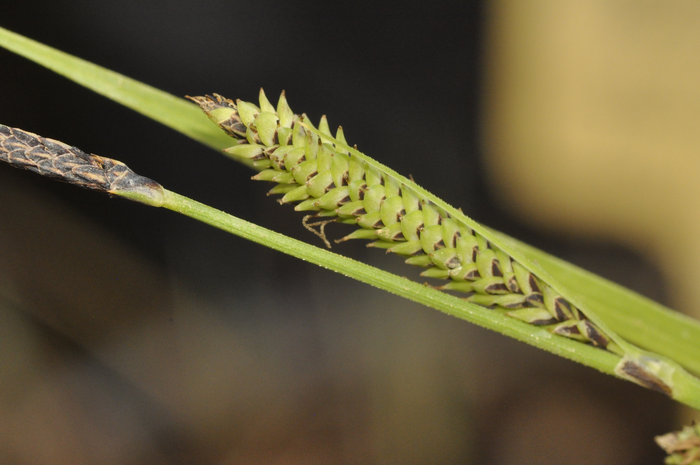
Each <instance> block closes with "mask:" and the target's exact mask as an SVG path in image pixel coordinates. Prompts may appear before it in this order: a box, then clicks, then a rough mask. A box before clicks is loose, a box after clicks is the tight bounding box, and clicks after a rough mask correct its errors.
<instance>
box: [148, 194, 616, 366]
mask: <svg viewBox="0 0 700 465" xmlns="http://www.w3.org/2000/svg"><path fill="white" fill-rule="evenodd" d="M164 193H165V196H164V203H163V205H162V206H163V207H164V208H167V209H170V210H173V211H175V212H178V213H181V214H183V215H186V216H189V217H191V218H194V219H196V220H198V221H201V222H203V223H206V224H209V225H211V226H214V227H216V228H219V229H222V230H224V231H227V232H229V233H231V234H235V235H236V236H239V237H242V238H244V239H248V240H250V241H253V242H256V243H258V244H261V245H264V246H265V247H270V248H272V249H274V250H277V251H280V252H283V253H286V254H288V255H292V256H294V257H297V258H300V259H302V260H304V261H307V262H310V263H314V264H316V265H319V266H322V267H324V268H327V269H329V270H332V271H335V272H336V273H340V274H342V275H344V276H348V277H351V278H353V279H356V280H358V281H360V282H363V283H366V284H371V285H373V286H375V287H378V288H380V289H384V290H386V291H389V292H391V293H393V294H396V295H398V296H401V297H404V298H406V299H409V300H412V301H414V302H418V303H420V304H423V305H426V306H428V307H431V308H434V309H437V310H440V311H442V312H444V313H447V314H448V315H452V316H455V317H457V318H460V319H462V320H466V321H469V322H471V323H474V324H477V325H479V326H483V327H484V328H488V329H492V330H494V331H498V332H499V333H502V334H505V335H506V336H510V337H512V338H515V339H518V340H520V341H523V342H526V343H528V344H531V345H534V346H535V347H539V348H541V349H544V350H547V351H549V352H552V353H554V354H557V355H560V356H562V357H566V358H568V359H570V360H574V361H576V362H579V363H582V364H584V365H587V366H590V367H593V368H596V369H598V370H600V371H602V372H604V373H607V374H611V375H614V369H615V365H616V364H617V363H618V362H619V361H620V357H619V356H617V355H614V354H612V353H610V352H607V351H604V350H601V349H597V348H594V347H592V346H587V345H585V344H582V343H580V342H576V341H573V340H571V339H567V338H564V337H560V336H556V335H553V334H551V333H549V332H548V331H546V330H544V329H542V328H538V327H535V326H532V325H529V324H527V323H524V322H521V321H519V320H516V319H514V318H510V317H507V316H505V315H502V314H500V313H498V312H495V311H492V310H489V309H486V308H484V307H480V306H478V305H475V304H472V303H470V302H467V301H465V300H463V299H459V298H457V297H454V296H452V295H449V294H446V293H444V292H441V291H438V290H436V289H432V288H430V287H428V286H424V285H421V284H418V283H416V282H413V281H410V280H408V279H406V278H402V277H399V276H396V275H394V274H391V273H389V272H386V271H383V270H380V269H378V268H375V267H373V266H370V265H366V264H364V263H360V262H357V261H355V260H352V259H350V258H347V257H344V256H342V255H338V254H335V253H333V252H329V251H327V250H323V249H320V248H318V247H314V246H311V245H309V244H306V243H304V242H301V241H298V240H296V239H292V238H289V237H287V236H284V235H283V234H280V233H276V232H274V231H270V230H269V229H265V228H263V227H260V226H258V225H256V224H253V223H249V222H247V221H245V220H242V219H240V218H236V217H234V216H231V215H229V214H227V213H224V212H222V211H220V210H217V209H215V208H212V207H209V206H207V205H204V204H202V203H199V202H197V201H194V200H192V199H189V198H187V197H184V196H182V195H179V194H176V193H174V192H171V191H168V190H165V192H164Z"/></svg>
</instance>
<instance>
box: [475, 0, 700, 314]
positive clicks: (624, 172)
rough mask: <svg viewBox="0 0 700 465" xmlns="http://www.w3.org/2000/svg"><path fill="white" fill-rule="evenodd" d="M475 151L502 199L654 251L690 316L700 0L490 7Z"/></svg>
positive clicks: (698, 202) (695, 306) (696, 229)
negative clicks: (480, 149)
mask: <svg viewBox="0 0 700 465" xmlns="http://www.w3.org/2000/svg"><path fill="white" fill-rule="evenodd" d="M489 12H490V16H489V19H490V22H489V26H490V27H489V29H490V36H489V41H488V42H489V47H488V53H487V55H486V57H487V58H486V70H487V76H486V80H485V81H486V85H487V97H486V105H485V118H484V129H485V132H484V141H485V149H486V156H485V160H486V163H487V166H488V170H489V174H490V176H491V179H492V182H493V185H494V190H495V191H496V193H497V195H498V196H499V197H500V198H501V199H503V205H504V206H505V207H506V208H508V209H509V210H511V211H512V212H513V213H515V214H517V215H518V216H520V217H521V218H522V219H524V220H526V221H528V222H531V223H532V224H533V225H537V226H538V227H541V228H547V229H550V230H555V231H558V232H560V233H561V234H572V235H578V236H589V237H600V238H605V239H608V240H613V241H617V242H620V243H623V244H627V245H630V246H632V247H634V248H636V249H637V250H639V251H640V252H641V253H642V254H644V255H645V256H646V257H648V258H651V259H653V260H656V261H657V262H658V263H659V264H660V265H661V266H662V267H663V269H664V271H665V273H666V274H667V276H668V279H669V287H670V291H671V295H672V299H673V305H674V306H676V307H677V308H679V309H680V310H683V311H686V312H688V313H692V314H695V315H696V316H697V315H700V286H697V285H696V283H695V279H696V278H695V277H696V275H697V268H698V265H700V239H698V238H700V214H699V213H700V184H699V183H698V182H697V180H698V179H699V178H700V155H699V154H698V152H699V151H700V131H699V130H698V121H700V86H698V82H700V60H699V59H698V52H699V51H700V27H698V25H699V24H700V3H697V2H680V1H673V2H667V1H644V2H629V1H612V2H610V1H585V2H584V1H574V2H549V1H530V2H517V1H507V0H500V1H495V2H491V3H489Z"/></svg>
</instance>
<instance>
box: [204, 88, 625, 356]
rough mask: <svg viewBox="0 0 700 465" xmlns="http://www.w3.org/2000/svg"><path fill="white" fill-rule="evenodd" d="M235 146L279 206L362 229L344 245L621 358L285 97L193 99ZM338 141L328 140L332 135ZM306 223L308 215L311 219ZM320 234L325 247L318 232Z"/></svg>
mask: <svg viewBox="0 0 700 465" xmlns="http://www.w3.org/2000/svg"><path fill="white" fill-rule="evenodd" d="M190 99H191V100H193V101H194V102H196V103H197V104H199V106H200V107H201V108H202V110H203V111H204V112H205V113H206V114H207V116H209V118H210V119H211V120H212V121H214V122H215V123H216V124H218V125H219V126H220V127H221V128H222V129H223V130H224V131H226V133H228V134H229V135H230V136H231V137H233V138H234V139H236V142H237V144H236V145H234V146H232V147H230V148H227V149H225V152H227V153H228V154H230V155H231V156H233V157H234V158H236V159H239V160H241V161H244V162H245V163H246V164H248V165H250V166H252V167H253V168H255V169H257V170H258V171H259V173H258V174H257V175H255V176H254V177H253V179H256V180H263V181H272V182H274V183H276V185H275V187H273V188H272V190H270V194H279V195H282V198H281V199H280V203H282V204H284V203H297V205H296V207H295V209H296V210H299V211H311V212H314V213H313V216H314V217H318V218H322V219H323V218H326V219H328V220H325V221H319V222H318V223H316V224H317V225H321V226H323V225H325V223H327V222H328V221H337V222H340V223H346V224H353V225H357V226H359V229H357V230H355V231H354V232H352V233H351V234H349V235H347V236H346V237H344V238H342V239H341V240H340V241H344V240H348V239H369V240H372V241H373V242H372V243H371V245H372V246H374V247H380V248H385V249H387V250H388V251H389V252H393V253H396V254H399V255H402V256H404V257H407V259H406V263H409V264H411V265H418V266H421V267H425V268H427V269H426V270H425V271H423V272H422V273H421V275H422V276H425V277H428V278H439V279H447V280H449V282H448V283H446V284H444V285H442V286H439V287H438V289H442V290H450V291H459V292H462V293H464V294H465V298H466V299H467V300H469V301H470V302H473V303H476V304H479V305H482V306H485V307H489V308H492V309H494V310H496V311H500V312H504V313H506V314H507V315H509V316H511V317H514V318H517V319H520V320H522V321H525V322H527V323H530V324H533V325H537V326H545V327H547V328H548V329H549V330H550V331H551V332H552V333H554V334H558V335H561V336H565V337H568V338H571V339H575V340H578V341H581V342H583V343H588V344H592V345H594V346H596V347H601V348H603V349H607V350H610V351H612V352H616V353H621V350H620V348H619V347H618V346H617V345H616V344H615V343H614V342H612V341H611V340H610V338H609V337H608V336H607V335H605V334H604V333H603V332H602V331H601V330H600V328H598V326H596V325H595V324H594V323H593V322H591V321H590V320H588V319H587V318H586V316H585V315H584V314H583V313H582V312H581V311H580V310H579V309H578V308H576V307H575V306H574V305H573V304H572V303H570V302H569V301H568V300H566V299H565V298H564V297H562V296H561V295H559V294H558V293H557V292H556V291H555V290H554V289H552V288H551V287H550V286H548V285H547V284H546V283H545V282H543V281H542V280H541V279H540V278H538V277H537V276H535V275H534V274H533V273H531V272H530V271H528V270H527V269H526V268H525V267H524V266H522V265H521V264H520V263H518V262H517V261H515V260H514V259H513V258H512V257H510V256H508V255H507V254H506V253H504V252H503V251H502V250H500V249H499V248H498V247H496V246H495V245H493V244H491V243H490V242H489V241H487V240H486V239H485V238H484V237H482V236H481V235H479V234H478V233H476V232H475V231H474V230H473V229H471V228H470V227H468V226H467V225H466V224H464V223H463V222H461V221H459V219H456V218H452V217H451V216H450V215H449V214H448V213H447V212H445V211H444V210H443V209H441V208H440V207H438V206H437V205H435V204H434V203H433V202H431V201H430V200H428V199H425V198H423V196H422V195H421V194H419V193H418V192H416V191H415V190H414V189H412V188H411V187H410V186H407V185H406V184H405V183H403V182H401V181H399V180H397V179H395V177H393V176H392V175H391V174H389V173H385V172H383V171H381V170H380V169H378V168H377V167H375V166H371V165H370V164H368V163H367V162H365V161H364V160H361V159H359V158H358V157H356V156H354V155H353V154H352V153H351V152H350V151H349V150H347V148H344V146H345V147H346V146H347V144H346V142H345V136H344V135H343V130H342V128H339V129H338V131H337V133H336V136H335V140H336V141H338V143H334V142H330V141H327V140H325V139H324V138H323V137H319V135H318V134H317V133H318V132H320V133H321V134H325V135H327V136H331V132H330V128H329V126H328V122H327V120H326V118H325V116H324V117H322V118H321V122H320V124H319V127H318V129H317V130H315V131H314V130H312V129H311V128H313V129H315V127H314V126H313V125H312V124H311V122H310V121H309V119H308V118H307V117H306V115H295V114H294V113H293V112H292V110H291V108H290V107H289V105H288V103H287V100H286V98H285V95H284V93H282V95H281V96H280V99H279V103H278V105H277V108H275V107H274V106H273V105H272V104H271V103H270V102H269V101H268V99H267V98H266V97H265V94H264V92H263V91H262V89H261V90H260V106H259V107H258V106H256V105H254V104H252V103H248V102H243V101H241V100H238V101H236V102H233V101H232V100H229V99H226V98H224V97H222V96H220V95H217V94H213V95H212V96H209V95H207V96H204V97H190ZM330 139H332V137H330ZM307 219H308V217H307ZM320 235H322V236H323V237H324V239H325V234H324V233H323V231H322V230H321V232H320Z"/></svg>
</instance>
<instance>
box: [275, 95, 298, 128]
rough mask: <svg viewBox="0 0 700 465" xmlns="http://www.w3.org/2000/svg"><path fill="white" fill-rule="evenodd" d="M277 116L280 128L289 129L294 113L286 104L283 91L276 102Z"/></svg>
mask: <svg viewBox="0 0 700 465" xmlns="http://www.w3.org/2000/svg"><path fill="white" fill-rule="evenodd" d="M277 115H278V116H279V118H280V126H282V127H283V128H291V127H292V122H293V121H294V112H293V111H292V109H291V108H290V107H289V103H287V97H286V96H285V93H284V91H282V93H281V94H280V99H279V101H278V102H277Z"/></svg>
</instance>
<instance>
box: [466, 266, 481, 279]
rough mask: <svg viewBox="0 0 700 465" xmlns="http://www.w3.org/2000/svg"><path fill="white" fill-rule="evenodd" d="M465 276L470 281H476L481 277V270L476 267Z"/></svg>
mask: <svg viewBox="0 0 700 465" xmlns="http://www.w3.org/2000/svg"><path fill="white" fill-rule="evenodd" d="M464 278H465V279H468V280H469V281H476V280H477V279H481V274H479V270H477V269H476V268H474V269H473V270H471V271H469V272H467V274H466V275H465V276H464Z"/></svg>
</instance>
